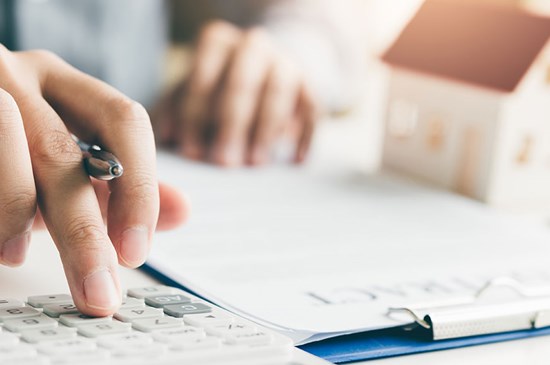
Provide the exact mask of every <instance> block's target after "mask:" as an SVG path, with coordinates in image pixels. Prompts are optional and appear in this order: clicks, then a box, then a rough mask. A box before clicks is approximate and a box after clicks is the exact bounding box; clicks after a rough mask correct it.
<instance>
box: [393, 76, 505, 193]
mask: <svg viewBox="0 0 550 365" xmlns="http://www.w3.org/2000/svg"><path fill="white" fill-rule="evenodd" d="M392 73H393V74H392V79H391V85H390V91H389V98H388V100H389V102H388V110H387V116H386V133H385V137H384V149H383V164H384V166H385V167H388V168H390V169H395V170H398V171H402V172H405V173H408V174H412V175H415V176H418V177H420V178H423V179H426V180H428V181H431V182H433V183H435V184H437V185H440V186H443V187H446V188H449V189H453V190H457V191H459V192H462V193H464V194H466V195H470V196H472V197H475V198H477V199H482V200H485V197H486V193H487V184H488V176H489V174H488V173H489V170H490V166H491V164H490V162H491V159H490V157H491V155H492V151H493V148H494V136H495V131H494V128H495V125H496V122H497V119H498V115H499V110H500V106H501V102H502V94H501V93H498V92H494V91H490V90H487V89H482V88H478V87H474V86H470V85H467V84H461V83H458V82H454V81H451V80H446V79H442V78H438V77H434V76H429V75H424V74H420V73H415V72H411V71H407V70H401V69H394V70H393V72H392ZM400 103H403V104H405V105H406V104H407V103H409V104H410V105H411V106H414V105H416V108H417V126H416V128H414V131H413V133H412V134H411V135H409V136H400V135H399V133H397V134H396V133H395V132H396V131H395V130H394V128H393V127H394V126H392V123H395V121H394V120H393V118H394V117H395V114H396V110H395V108H396V107H395V105H400ZM401 109H405V111H406V109H407V108H406V107H405V108H401ZM399 110H400V107H397V114H399V113H400V112H399ZM401 112H403V110H401ZM403 114H404V115H406V114H407V113H405V112H403ZM397 119H399V118H397ZM405 129H406V128H405ZM398 132H399V129H398ZM438 136H439V137H438Z"/></svg>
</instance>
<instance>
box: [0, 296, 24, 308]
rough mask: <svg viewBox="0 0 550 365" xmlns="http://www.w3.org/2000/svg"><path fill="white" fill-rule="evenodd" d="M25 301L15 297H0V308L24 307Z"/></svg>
mask: <svg viewBox="0 0 550 365" xmlns="http://www.w3.org/2000/svg"><path fill="white" fill-rule="evenodd" d="M24 306H25V303H23V302H22V301H20V300H17V299H10V298H2V299H0V309H4V308H15V307H24Z"/></svg>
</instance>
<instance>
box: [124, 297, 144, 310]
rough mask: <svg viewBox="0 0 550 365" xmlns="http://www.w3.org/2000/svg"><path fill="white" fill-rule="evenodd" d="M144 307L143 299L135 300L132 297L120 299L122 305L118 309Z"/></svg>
mask: <svg viewBox="0 0 550 365" xmlns="http://www.w3.org/2000/svg"><path fill="white" fill-rule="evenodd" d="M142 307H145V302H144V301H143V299H137V298H132V297H126V298H123V299H122V304H121V305H120V309H129V308H142Z"/></svg>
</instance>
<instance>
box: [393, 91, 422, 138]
mask: <svg viewBox="0 0 550 365" xmlns="http://www.w3.org/2000/svg"><path fill="white" fill-rule="evenodd" d="M417 124H418V105H417V104H416V103H413V102H410V101H406V100H394V101H393V102H392V103H391V104H390V110H389V120H388V132H389V134H390V136H392V137H394V138H397V139H405V138H408V137H410V136H412V135H413V134H414V132H415V130H416V126H417Z"/></svg>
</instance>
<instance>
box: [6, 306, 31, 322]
mask: <svg viewBox="0 0 550 365" xmlns="http://www.w3.org/2000/svg"><path fill="white" fill-rule="evenodd" d="M39 315H40V312H39V311H37V310H36V309H34V308H31V307H21V308H4V309H0V321H1V322H4V321H5V320H8V319H15V318H27V317H34V316H39Z"/></svg>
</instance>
